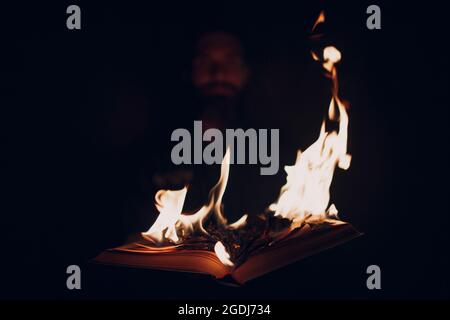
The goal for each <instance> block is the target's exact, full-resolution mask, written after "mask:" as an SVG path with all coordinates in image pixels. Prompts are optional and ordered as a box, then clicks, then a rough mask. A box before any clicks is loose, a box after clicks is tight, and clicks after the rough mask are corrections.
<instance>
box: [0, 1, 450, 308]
mask: <svg viewBox="0 0 450 320" xmlns="http://www.w3.org/2000/svg"><path fill="white" fill-rule="evenodd" d="M78 4H79V5H80V7H81V10H82V29H81V30H79V31H70V30H67V28H66V25H65V23H66V21H65V19H66V16H67V15H66V14H65V10H66V7H67V5H68V3H60V4H54V5H42V4H40V5H36V4H35V5H25V4H23V5H16V6H14V7H11V8H9V7H7V8H6V9H5V10H4V12H3V14H4V16H5V17H4V19H2V23H3V24H4V25H5V26H4V27H2V33H3V34H4V36H3V38H2V42H3V46H2V47H3V48H4V49H3V50H2V51H4V53H6V57H5V58H4V59H3V62H4V66H3V67H2V68H3V70H2V71H3V72H2V73H3V75H4V85H3V89H6V90H5V93H4V94H3V95H2V98H1V99H2V104H1V105H2V106H1V113H2V115H1V117H0V119H1V132H2V140H3V141H4V143H2V146H3V147H2V149H3V150H2V182H3V185H4V190H5V192H3V196H4V200H3V201H2V204H3V205H2V207H3V208H4V209H2V224H1V227H2V229H3V230H2V234H3V235H6V240H5V241H4V242H3V244H4V250H2V251H3V252H2V259H1V261H2V269H4V271H2V276H1V277H2V286H1V291H0V292H1V296H2V297H5V298H94V297H97V298H108V297H119V298H181V299H184V298H208V299H209V298H253V299H257V298H274V299H276V298H289V299H295V298H443V297H446V298H448V297H449V279H448V267H449V254H448V244H449V239H448V231H447V226H448V222H449V212H448V211H449V210H448V204H447V199H448V196H447V194H448V184H447V181H448V162H449V161H448V157H447V153H448V152H447V148H448V132H447V123H448V102H447V92H448V76H447V74H448V52H447V51H446V48H445V45H446V37H445V32H446V30H445V29H444V27H445V10H444V8H443V7H442V5H441V4H439V3H434V4H431V3H428V2H427V4H426V5H425V4H420V5H419V4H413V3H410V2H405V3H398V4H396V5H393V4H390V3H383V2H377V3H376V4H378V5H379V6H380V7H381V10H382V29H381V30H373V31H372V30H368V29H367V28H366V18H367V14H366V13H365V12H366V8H367V6H368V5H369V4H372V3H364V2H359V3H351V2H346V3H345V4H344V3H326V2H314V3H312V4H307V3H305V4H303V3H296V4H295V5H294V4H275V3H274V2H267V3H262V2H254V3H249V4H246V5H243V4H238V3H233V2H226V3H215V2H212V1H211V2H209V3H208V4H205V5H203V4H196V5H194V4H184V5H180V4H176V3H172V4H169V5H167V6H163V5H157V4H154V3H150V2H148V3H147V4H145V5H144V4H131V3H129V2H126V3H125V2H124V3H121V4H119V3H115V4H111V3H102V4H101V3H97V4H93V3H78ZM322 9H323V10H325V12H326V14H327V22H326V34H327V39H329V41H330V43H333V44H334V45H335V46H336V47H337V48H339V49H340V51H341V52H342V54H343V59H342V62H341V63H340V65H339V76H340V84H341V92H342V94H343V96H344V97H345V98H346V99H347V100H349V101H350V103H351V110H350V129H349V130H350V131H349V151H350V153H351V154H352V155H353V160H352V161H353V162H352V166H351V168H350V170H349V171H346V172H342V171H337V172H336V174H335V180H334V183H333V187H332V195H333V199H334V202H335V203H336V205H337V207H338V208H339V209H340V212H341V218H342V219H343V220H345V221H349V222H351V223H352V224H354V225H355V226H356V227H357V228H358V229H360V230H361V231H363V232H364V233H365V235H364V236H363V237H361V238H359V239H356V240H353V241H352V242H350V243H348V244H345V245H343V246H341V247H338V248H335V249H333V250H329V251H327V252H324V253H321V254H319V255H316V256H313V257H310V258H308V259H305V260H303V261H301V262H299V263H296V264H293V265H290V266H288V267H286V268H283V269H281V270H278V271H276V272H273V273H271V274H268V275H266V276H264V277H261V278H259V279H256V280H255V281H252V282H250V283H248V284H247V285H246V286H244V287H241V288H231V287H227V286H223V285H222V284H219V283H217V282H215V281H212V280H210V279H209V278H207V277H202V276H192V275H185V274H179V273H176V274H174V273H167V272H155V271H148V270H134V269H121V268H113V267H100V266H95V265H91V264H88V263H87V262H88V261H89V259H90V258H92V257H94V256H95V255H96V254H98V253H99V252H101V251H102V250H103V249H106V248H109V247H112V246H115V245H118V244H120V243H122V242H123V241H124V240H125V237H126V235H127V234H128V233H130V232H131V231H135V230H130V227H129V225H127V224H126V223H124V221H123V216H122V215H121V213H120V210H119V209H118V208H119V207H120V206H121V201H122V199H121V198H122V197H125V194H129V193H132V192H133V191H132V190H130V189H127V188H126V187H124V186H123V183H126V182H127V181H128V180H127V176H128V175H129V174H130V168H129V167H130V163H129V162H126V161H125V160H124V161H123V162H121V161H118V162H117V161H116V160H115V161H112V160H110V159H111V157H110V155H111V153H110V151H109V150H111V148H112V147H111V145H110V142H108V139H105V136H106V137H109V136H108V133H107V131H105V130H106V129H104V123H105V122H104V121H105V120H104V119H108V115H110V114H111V112H112V110H113V111H114V110H115V109H114V108H115V107H114V106H115V104H114V103H115V101H117V100H120V97H121V96H122V93H123V92H125V94H124V96H125V100H126V99H130V96H131V97H135V98H136V97H137V98H136V99H137V100H138V101H139V99H140V98H142V97H144V98H142V99H144V100H145V101H147V102H148V101H151V102H152V103H153V102H155V101H157V102H160V101H164V102H165V103H167V104H169V105H170V106H171V107H173V109H171V110H170V111H169V112H168V111H167V109H164V108H160V107H159V106H160V104H158V103H156V102H155V103H153V104H150V105H152V106H156V107H154V109H150V110H149V112H150V114H151V115H152V116H154V119H159V118H158V117H161V118H164V119H167V118H168V117H169V116H170V115H174V114H179V115H180V114H182V112H186V110H183V101H177V99H176V98H173V96H174V92H182V91H183V90H185V89H184V88H185V86H186V72H187V70H188V69H189V58H190V53H191V50H192V47H191V46H192V43H193V41H194V38H195V34H196V33H198V32H199V31H201V30H208V29H209V28H216V27H224V28H226V29H228V30H232V31H234V32H237V33H238V34H239V35H240V36H241V37H242V40H243V43H244V46H246V48H248V53H249V56H250V60H251V65H252V67H253V70H254V74H253V76H254V77H253V83H252V86H251V89H250V94H251V95H252V96H253V97H254V101H255V103H254V104H253V105H254V106H257V109H255V110H253V111H254V112H255V116H256V117H257V118H259V120H260V121H261V123H262V124H266V125H267V126H268V127H272V125H273V127H277V126H278V125H279V124H280V123H282V122H283V121H292V120H291V119H293V118H294V119H295V115H298V118H299V127H300V131H301V130H302V129H301V128H305V132H304V135H305V136H304V139H305V143H306V142H309V141H310V142H312V141H314V139H315V137H316V133H317V131H318V129H319V126H320V116H321V115H322V114H323V113H322V112H323V110H324V109H320V110H319V109H317V110H315V109H314V110H312V109H310V108H308V109H305V107H303V106H304V105H303V104H302V103H305V101H308V102H309V103H314V106H315V105H317V106H321V105H323V101H327V100H328V99H329V98H328V97H326V96H325V97H324V93H325V94H326V93H327V92H328V91H327V90H328V87H326V84H325V86H324V84H323V83H322V82H321V81H320V77H321V76H322V73H321V71H320V68H316V67H315V66H313V65H314V63H313V62H312V61H309V60H308V62H305V61H307V59H309V58H308V54H309V53H308V52H309V49H308V43H307V42H306V39H307V35H308V31H309V28H310V27H311V26H312V24H313V23H314V21H315V18H316V17H317V15H318V13H319V12H320V10H322ZM305 88H307V89H305ZM130 92H131V93H130ZM175 95H176V94H175ZM126 101H129V100H126ZM133 101H134V100H133ZM130 103H131V102H130ZM137 105H139V103H137ZM298 106H301V108H303V109H301V108H299V107H298ZM324 107H326V105H324ZM111 108H112V109H111ZM297 108H298V109H297ZM305 110H306V111H305ZM316 113H317V114H318V115H319V118H318V119H319V122H318V123H317V125H316V124H315V122H314V123H313V124H311V125H310V126H311V127H308V125H307V124H306V123H305V121H306V120H305V119H308V120H310V119H316V118H317V117H316ZM130 117H131V120H130V121H131V123H133V122H132V121H133V119H134V118H133V117H132V116H130ZM138 118H139V116H138ZM286 119H290V120H286ZM302 119H303V120H302ZM102 121H103V122H102ZM153 121H154V123H155V122H156V123H158V121H159V120H153ZM272 121H273V122H272ZM154 123H153V125H154ZM161 123H163V122H161ZM132 127H134V125H132ZM105 132H106V133H105ZM301 132H303V131H301ZM117 143H118V144H120V143H119V142H117ZM156 143H157V142H155V144H156ZM304 147H305V146H304V145H300V146H293V150H292V152H293V154H294V153H295V149H297V148H303V149H304ZM113 149H114V148H113ZM114 150H122V151H117V152H116V151H114V152H115V153H114V155H115V157H117V158H119V159H122V158H121V156H120V154H127V149H124V148H118V149H114ZM148 150H151V147H149V149H148ZM148 150H147V151H148ZM149 152H150V151H149ZM151 152H153V151H151ZM117 154H119V156H117ZM135 157H136V158H138V157H139V154H137V155H135ZM115 159H116V158H115ZM149 197H152V195H149ZM149 219H152V217H150V214H149ZM150 223H151V221H150V220H149V222H148V224H149V225H150ZM70 264H78V265H80V266H81V267H82V277H83V283H82V286H83V289H82V290H81V291H79V292H73V291H69V290H67V289H66V287H65V281H66V277H67V275H66V273H65V271H66V267H67V266H68V265H70ZM370 264H377V265H379V266H380V267H381V270H382V290H378V291H369V290H367V288H366V284H365V282H366V278H367V275H366V273H365V271H366V268H367V266H368V265H370Z"/></svg>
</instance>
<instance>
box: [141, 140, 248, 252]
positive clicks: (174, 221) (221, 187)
mask: <svg viewBox="0 0 450 320" xmlns="http://www.w3.org/2000/svg"><path fill="white" fill-rule="evenodd" d="M230 158H231V156H230V149H229V148H228V149H227V151H226V153H225V156H224V158H223V160H222V164H221V167H220V178H219V181H218V182H217V183H216V185H215V186H214V187H213V188H212V189H211V191H210V193H209V200H208V203H207V204H206V205H204V206H203V207H201V208H200V210H198V211H197V212H195V213H194V214H183V212H182V211H183V205H184V201H185V198H186V194H187V191H188V188H187V187H184V188H183V189H181V190H176V191H172V190H159V191H158V192H157V193H156V195H155V201H156V204H155V205H156V208H157V209H158V211H159V216H158V218H157V219H156V221H155V223H154V224H153V225H152V226H151V227H150V229H149V230H148V231H146V232H143V233H142V236H143V237H144V238H146V239H148V240H150V241H152V242H154V243H156V244H161V245H164V244H167V242H170V243H179V242H181V240H180V238H179V237H178V235H179V234H181V235H183V236H187V235H189V234H192V233H194V232H196V231H199V232H201V233H203V234H208V232H207V231H206V230H205V229H204V226H203V222H204V220H205V219H206V218H207V217H208V216H209V215H210V214H211V213H212V212H213V213H214V216H215V218H216V220H217V222H218V224H220V225H222V226H223V227H225V228H227V229H232V230H233V229H238V228H241V227H243V226H244V225H245V224H246V222H247V215H243V216H242V217H241V218H240V219H239V220H237V221H236V222H234V223H232V224H228V222H227V219H226V218H225V216H224V215H223V211H222V198H223V195H224V193H225V189H226V186H227V182H228V176H229V172H230Z"/></svg>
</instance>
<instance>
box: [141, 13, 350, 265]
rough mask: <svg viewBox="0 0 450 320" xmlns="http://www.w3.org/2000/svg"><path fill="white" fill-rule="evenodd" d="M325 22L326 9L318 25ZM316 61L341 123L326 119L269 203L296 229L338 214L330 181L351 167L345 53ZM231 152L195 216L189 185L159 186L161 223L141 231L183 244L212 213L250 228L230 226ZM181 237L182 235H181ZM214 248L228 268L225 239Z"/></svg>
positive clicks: (332, 52) (161, 241) (330, 51)
mask: <svg viewBox="0 0 450 320" xmlns="http://www.w3.org/2000/svg"><path fill="white" fill-rule="evenodd" d="M324 21H325V15H324V13H323V12H321V14H320V16H319V18H318V19H317V21H316V23H315V24H314V27H313V30H314V29H315V28H316V26H317V25H318V24H319V23H322V22H324ZM312 56H313V59H314V60H316V61H321V62H322V66H323V68H324V69H325V70H326V71H327V75H328V76H329V77H330V78H331V79H332V97H331V101H330V105H329V108H328V120H330V121H337V122H338V123H339V130H338V131H330V132H328V131H326V126H325V120H324V121H323V122H322V126H321V129H320V133H319V137H318V139H317V140H316V141H315V142H314V143H313V144H312V145H311V146H310V147H308V148H307V149H306V150H305V151H303V152H302V151H300V150H299V151H298V152H297V159H296V161H295V164H294V165H292V166H286V167H285V171H286V173H287V178H286V184H285V185H284V186H283V187H282V188H281V190H280V195H279V197H278V200H277V201H276V203H273V204H271V205H270V206H269V210H271V211H272V212H273V214H274V215H275V216H280V217H283V218H287V219H289V220H291V221H292V224H291V229H293V228H295V226H296V225H298V223H299V222H301V221H304V220H305V219H308V218H314V219H325V218H327V217H331V216H336V215H337V212H338V211H337V209H336V207H335V205H334V204H331V205H329V202H330V190H329V189H330V185H331V182H332V179H333V174H334V170H335V168H336V166H337V167H339V168H341V169H343V170H347V169H348V168H349V167H350V161H351V156H350V155H349V154H347V128H348V122H349V119H348V115H347V110H346V106H345V105H344V103H343V102H342V101H341V99H340V98H339V96H338V80H337V71H336V67H335V65H336V63H338V62H339V61H340V59H341V53H340V52H339V50H337V49H336V48H335V47H333V46H328V47H326V48H324V49H323V52H322V55H321V56H322V58H320V55H319V54H317V53H315V52H312ZM229 167H230V150H229V149H228V150H227V152H226V153H225V156H224V158H223V161H222V164H221V170H220V178H219V180H218V182H217V184H216V185H215V186H214V187H213V188H212V189H211V191H210V193H209V199H208V201H207V203H206V204H205V205H204V206H203V207H202V208H201V209H200V210H198V211H197V212H195V213H194V214H185V213H183V205H184V201H185V198H186V194H187V192H188V188H187V187H184V188H183V189H181V190H175V191H172V190H160V191H158V192H157V193H156V196H155V200H156V208H157V209H158V211H159V216H158V218H157V220H156V222H155V223H154V224H153V225H152V226H151V227H150V229H149V230H148V231H147V232H144V233H142V235H143V236H144V237H145V238H146V239H148V240H150V241H152V242H153V243H155V244H156V245H167V244H169V243H170V244H179V243H181V242H182V241H183V238H184V237H186V236H188V235H191V234H194V233H201V234H204V235H208V232H207V231H206V230H205V228H204V222H205V220H206V219H207V218H209V217H210V216H211V214H213V216H214V217H215V219H216V222H217V224H218V225H219V226H221V227H223V229H225V230H235V229H239V228H242V227H243V226H245V224H246V222H247V215H243V216H242V217H241V218H240V219H239V220H238V221H236V222H234V223H232V224H228V222H227V219H226V218H225V215H224V213H223V206H222V199H223V195H224V193H225V189H226V186H227V183H228V176H229V170H230V168H229ZM180 237H181V238H180ZM215 241H216V243H215V246H214V251H215V253H216V255H217V257H218V258H219V260H220V261H221V262H222V263H223V264H224V265H226V266H229V267H232V266H234V263H233V262H232V261H231V259H230V254H229V253H228V252H227V251H226V248H225V246H224V245H223V243H222V242H221V241H217V240H215Z"/></svg>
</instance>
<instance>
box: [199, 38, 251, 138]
mask: <svg viewBox="0 0 450 320" xmlns="http://www.w3.org/2000/svg"><path fill="white" fill-rule="evenodd" d="M248 77H249V69H248V67H247V65H246V62H245V60H244V53H243V49H242V46H241V44H240V42H239V40H238V39H237V38H236V37H235V36H233V35H232V34H229V33H225V32H207V33H204V34H203V35H202V36H201V37H200V38H199V40H198V42H197V46H196V52H195V56H194V59H193V61H192V84H193V86H194V87H195V89H196V90H197V93H198V96H199V99H200V103H201V104H202V107H203V110H201V115H200V120H202V121H203V127H204V128H205V129H208V128H218V129H224V128H226V127H227V126H231V127H234V125H235V124H236V121H238V120H239V119H238V118H239V115H240V114H241V113H242V111H243V110H237V109H238V108H239V106H238V105H239V99H240V97H241V93H242V91H243V90H244V89H245V86H246V85H247V82H248ZM241 120H242V119H241ZM239 122H240V121H239Z"/></svg>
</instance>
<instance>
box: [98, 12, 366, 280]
mask: <svg viewBox="0 0 450 320" xmlns="http://www.w3.org/2000/svg"><path fill="white" fill-rule="evenodd" d="M321 17H322V18H319V19H318V21H319V23H321V22H323V21H324V16H323V14H321ZM315 26H316V25H315ZM312 56H313V58H314V60H316V61H321V62H322V63H323V67H324V69H325V70H326V71H327V75H328V76H330V78H331V79H332V83H333V87H332V98H331V102H330V105H329V108H328V120H329V121H334V122H338V128H337V130H333V131H327V130H326V126H325V121H324V122H323V123H322V127H321V129H320V134H319V137H318V139H317V140H316V141H315V142H314V143H313V144H312V145H311V146H310V147H309V148H307V149H306V150H305V151H304V152H301V151H298V154H297V159H296V161H295V164H294V165H293V166H287V167H286V168H285V170H286V172H287V178H286V180H287V181H286V184H285V185H284V186H283V187H282V188H281V191H280V195H279V198H278V200H277V201H276V202H275V203H273V204H272V205H270V206H269V208H267V210H266V211H265V212H264V213H262V214H260V215H258V216H252V217H249V216H247V215H243V216H242V217H241V218H240V219H239V220H238V221H236V222H234V223H228V221H227V219H226V217H225V214H224V212H223V205H222V198H223V195H224V193H225V189H226V186H227V182H228V176H229V171H230V150H227V152H226V153H225V156H224V157H223V161H222V165H221V170H220V178H219V181H218V182H217V184H216V185H215V186H214V187H213V188H212V189H211V191H210V194H209V199H208V201H207V202H206V204H205V205H203V207H201V208H200V209H199V210H198V211H196V212H194V213H189V214H188V213H184V212H183V206H184V201H185V197H186V194H187V192H188V188H187V187H184V188H183V189H181V190H160V191H158V192H157V193H156V196H155V200H156V207H157V209H158V211H159V216H158V218H157V219H156V221H155V223H154V224H153V225H152V226H151V227H150V229H149V230H148V231H146V232H144V233H142V234H141V237H140V239H139V240H137V241H135V242H132V243H129V244H126V245H123V246H120V247H118V248H114V249H109V250H107V251H105V252H103V253H101V254H100V255H99V256H98V257H96V258H95V259H94V261H95V262H98V263H104V264H114V265H122V266H130V267H143V268H152V269H161V270H172V271H185V272H199V273H206V274H210V275H212V276H214V277H215V278H224V277H226V276H231V277H232V278H233V279H234V280H235V281H236V282H238V283H245V282H246V281H248V280H251V279H254V278H256V277H258V276H260V275H263V274H265V273H267V272H270V271H272V270H275V269H277V268H280V267H282V266H285V265H287V264H289V263H292V262H294V261H297V260H300V259H302V258H304V257H306V256H309V255H311V254H314V253H317V252H319V251H322V250H325V249H328V248H331V247H334V246H336V245H339V244H342V243H344V242H346V241H348V240H351V239H353V238H355V237H357V236H359V235H360V233H359V232H358V231H357V230H355V229H354V228H353V227H352V226H351V225H350V224H348V223H346V222H343V221H340V220H339V219H338V217H337V209H336V207H335V205H334V204H331V205H330V204H329V202H330V191H329V188H330V185H331V182H332V179H333V174H334V170H335V169H336V166H337V167H339V168H341V169H343V170H346V169H348V168H349V167H350V160H351V156H350V155H349V154H347V127H348V121H349V119H348V115H347V110H346V106H345V104H344V103H343V102H342V101H341V99H340V98H339V96H338V82H337V71H336V67H335V64H336V63H337V62H338V61H339V60H340V58H341V54H340V52H339V51H338V50H337V49H336V48H334V47H332V46H328V47H325V48H324V49H323V52H322V58H319V55H318V54H317V53H316V52H313V53H312Z"/></svg>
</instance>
